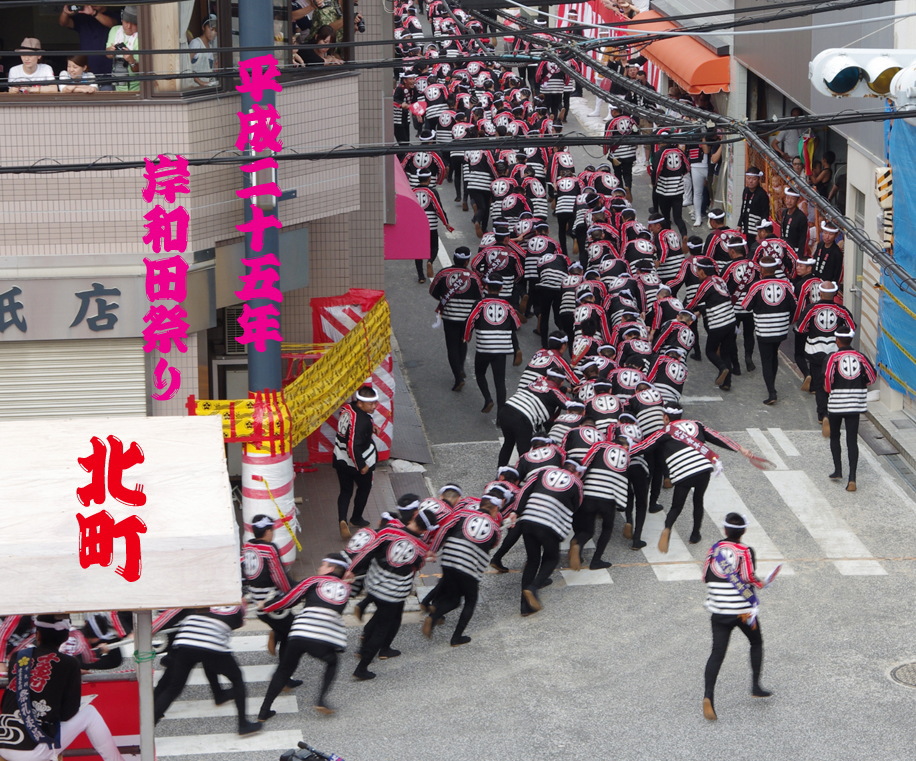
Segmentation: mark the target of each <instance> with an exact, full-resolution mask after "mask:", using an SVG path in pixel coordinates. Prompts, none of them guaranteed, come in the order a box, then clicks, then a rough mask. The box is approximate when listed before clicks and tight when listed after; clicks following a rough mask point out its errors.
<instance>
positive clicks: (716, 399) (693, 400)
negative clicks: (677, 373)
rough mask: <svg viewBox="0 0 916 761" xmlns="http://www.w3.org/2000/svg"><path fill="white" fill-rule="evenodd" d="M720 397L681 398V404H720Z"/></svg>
mask: <svg viewBox="0 0 916 761" xmlns="http://www.w3.org/2000/svg"><path fill="white" fill-rule="evenodd" d="M721 401H722V397H721V396H682V397H681V404H700V403H702V402H721Z"/></svg>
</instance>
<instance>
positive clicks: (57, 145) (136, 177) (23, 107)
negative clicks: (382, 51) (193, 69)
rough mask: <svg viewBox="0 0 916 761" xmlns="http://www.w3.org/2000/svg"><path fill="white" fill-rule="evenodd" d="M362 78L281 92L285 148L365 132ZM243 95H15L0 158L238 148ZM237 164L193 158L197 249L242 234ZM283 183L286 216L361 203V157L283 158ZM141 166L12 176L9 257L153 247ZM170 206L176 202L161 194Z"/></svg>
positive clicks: (126, 156) (352, 140)
mask: <svg viewBox="0 0 916 761" xmlns="http://www.w3.org/2000/svg"><path fill="white" fill-rule="evenodd" d="M358 81H359V80H358V77H356V76H342V77H335V78H332V79H325V80H319V81H307V82H299V83H295V84H288V85H286V86H285V87H284V90H283V92H282V93H280V95H279V96H278V101H277V110H278V111H279V112H280V116H281V123H282V124H283V133H282V139H283V143H284V146H285V147H286V148H292V149H294V150H296V151H298V152H307V151H314V150H321V149H327V148H328V147H332V146H335V145H340V144H343V145H346V144H357V143H358V142H359V139H360V136H359V126H358V119H359V111H358V95H357V93H358ZM238 109H239V98H238V97H236V96H232V95H228V96H225V97H221V98H216V99H206V100H198V101H193V102H177V101H132V102H122V103H112V102H107V103H106V102H101V101H99V102H97V103H96V104H95V105H80V104H73V105H69V104H64V103H40V102H39V103H35V102H34V101H30V102H29V103H28V104H25V103H23V104H20V103H18V102H13V101H8V102H5V103H4V104H3V107H2V108H0V134H3V135H4V139H3V140H2V141H0V163H2V164H3V165H32V164H35V163H39V164H41V165H45V166H53V165H54V164H55V163H56V164H66V165H69V164H86V163H88V162H92V161H94V160H98V159H99V158H100V157H106V156H110V157H114V158H116V159H119V160H125V161H137V160H140V159H142V158H144V157H153V156H155V155H157V154H158V153H180V154H182V155H184V156H186V157H204V156H212V155H215V154H217V153H219V152H220V151H234V150H235V149H234V145H233V144H234V142H235V140H236V136H237V132H238V119H237V117H236V112H237V111H238ZM241 179H242V173H241V172H240V171H239V169H238V167H237V166H205V167H195V168H194V169H193V170H192V174H191V195H190V196H186V197H185V200H184V206H185V207H186V208H187V209H188V211H189V212H190V214H191V230H190V241H189V249H190V250H191V251H197V250H201V249H206V248H210V247H212V246H213V245H214V244H215V243H216V242H217V241H227V240H231V239H233V238H238V233H237V232H236V230H235V227H234V226H235V224H237V223H239V222H240V221H241V210H242V202H241V200H240V199H238V198H237V197H236V195H235V190H236V189H237V188H239V187H240V186H241ZM280 185H281V187H282V188H283V189H284V190H291V189H294V188H295V189H296V190H297V192H298V197H297V198H296V199H293V200H291V201H288V202H285V203H284V204H283V206H282V213H281V220H282V221H283V222H284V223H285V224H287V225H293V224H300V223H303V222H306V221H309V220H312V219H320V218H322V217H327V216H331V215H333V214H337V213H340V212H342V211H352V210H354V209H356V208H358V206H359V187H360V176H359V162H358V161H356V160H355V159H349V160H347V159H345V160H340V161H336V160H327V161H294V162H281V169H280ZM142 187H143V178H142V170H141V169H129V170H120V171H106V172H79V173H76V172H69V173H54V174H40V175H35V174H19V175H7V176H6V177H5V178H4V212H5V213H4V218H5V220H4V230H3V236H2V237H0V257H13V256H21V255H32V256H36V255H37V256H49V255H50V256H53V255H66V256H73V255H79V254H131V255H140V254H146V253H148V250H147V248H146V246H145V244H143V242H142V237H143V235H144V233H145V230H144V229H143V224H144V220H143V215H144V214H145V213H147V212H148V211H149V208H150V205H149V204H147V203H146V202H145V201H144V200H143V199H142V198H141V195H140V193H141V190H142ZM163 205H164V206H166V207H167V208H168V204H163Z"/></svg>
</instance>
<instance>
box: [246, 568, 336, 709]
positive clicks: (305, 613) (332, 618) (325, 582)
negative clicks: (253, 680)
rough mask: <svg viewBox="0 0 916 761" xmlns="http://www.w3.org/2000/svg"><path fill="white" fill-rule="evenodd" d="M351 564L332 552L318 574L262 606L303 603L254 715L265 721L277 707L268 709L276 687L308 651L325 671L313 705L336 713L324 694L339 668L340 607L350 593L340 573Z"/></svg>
mask: <svg viewBox="0 0 916 761" xmlns="http://www.w3.org/2000/svg"><path fill="white" fill-rule="evenodd" d="M349 567H350V561H349V560H348V559H347V556H346V555H344V554H343V553H340V552H334V553H332V554H330V555H328V556H327V557H326V558H324V559H323V560H322V561H321V563H320V564H319V565H318V575H317V576H312V577H311V578H308V579H305V580H304V581H301V582H299V583H298V584H297V585H296V586H295V587H294V588H293V589H291V590H289V591H288V592H287V593H286V594H283V595H277V596H276V597H275V598H274V599H272V600H269V601H267V604H266V605H264V606H263V608H262V610H263V612H264V613H268V614H269V613H273V612H276V611H281V610H289V609H291V608H292V607H293V606H294V605H297V604H299V603H300V602H303V603H304V605H305V607H304V608H303V609H302V610H301V611H300V612H299V613H297V614H296V617H295V619H294V620H293V625H292V630H291V631H290V634H289V644H288V645H287V647H286V648H285V649H284V651H283V653H282V655H281V657H280V664H279V665H278V666H277V670H276V671H274V674H273V676H272V677H271V679H270V684H268V686H267V692H266V693H265V695H264V702H263V703H261V710H260V712H259V713H258V721H262V722H263V721H267V720H268V719H269V718H271V717H272V716H275V715H276V713H277V712H276V711H273V710H271V706H272V705H273V702H274V700H276V699H277V696H278V695H279V694H280V690H282V689H283V687H284V686H285V685H286V684H287V683H288V682H289V680H290V678H291V677H292V676H293V674H295V673H296V669H297V668H298V666H299V661H300V660H302V656H303V655H310V656H312V658H316V659H317V660H319V661H321V662H322V663H324V677H323V678H322V681H321V689H320V690H319V692H318V700H317V701H316V702H315V710H316V711H318V712H319V713H323V714H325V715H330V714H332V713H334V709H333V708H331V707H330V706H329V705H328V701H327V695H328V690H330V689H331V684H333V682H334V677H335V676H336V674H337V654H338V653H342V652H343V651H344V650H346V648H347V630H346V627H345V626H344V622H343V610H344V608H345V607H346V605H347V601H348V600H349V599H350V585H349V584H348V583H347V582H346V581H344V580H343V576H344V574H345V573H346V571H347V569H348V568H349Z"/></svg>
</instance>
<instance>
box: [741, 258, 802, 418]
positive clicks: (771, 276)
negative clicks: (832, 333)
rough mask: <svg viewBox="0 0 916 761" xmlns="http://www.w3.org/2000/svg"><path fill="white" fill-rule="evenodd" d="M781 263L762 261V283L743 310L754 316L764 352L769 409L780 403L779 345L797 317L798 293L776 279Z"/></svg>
mask: <svg viewBox="0 0 916 761" xmlns="http://www.w3.org/2000/svg"><path fill="white" fill-rule="evenodd" d="M776 266H777V262H776V260H775V259H773V258H772V257H770V256H767V257H764V258H762V259H761V260H760V280H758V281H757V282H756V283H754V284H753V285H752V286H751V287H750V289H749V290H748V292H747V296H745V297H744V301H742V302H741V307H742V308H743V309H747V310H748V311H749V312H753V314H754V333H755V334H756V336H757V346H758V348H759V350H760V371H761V372H762V373H763V382H764V383H765V384H766V387H767V398H766V399H764V400H763V403H764V404H766V405H767V406H772V405H774V404H776V400H777V395H776V372H777V371H778V370H779V346H780V344H781V343H782V342H783V341H785V340H786V337H787V336H788V335H789V326H790V325H791V323H792V317H793V315H794V314H795V306H796V302H795V291H794V290H793V288H792V283H790V282H789V281H788V280H783V279H782V278H777V277H776Z"/></svg>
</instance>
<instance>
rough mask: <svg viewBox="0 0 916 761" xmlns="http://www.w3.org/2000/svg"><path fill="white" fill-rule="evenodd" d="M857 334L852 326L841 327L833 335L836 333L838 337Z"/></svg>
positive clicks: (850, 336) (848, 336)
mask: <svg viewBox="0 0 916 761" xmlns="http://www.w3.org/2000/svg"><path fill="white" fill-rule="evenodd" d="M855 334H856V332H855V331H854V330H853V329H852V328H846V329H843V328H840V330H838V331H837V332H836V333H834V334H833V335H835V336H836V337H837V338H852V337H853V336H854V335H855Z"/></svg>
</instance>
